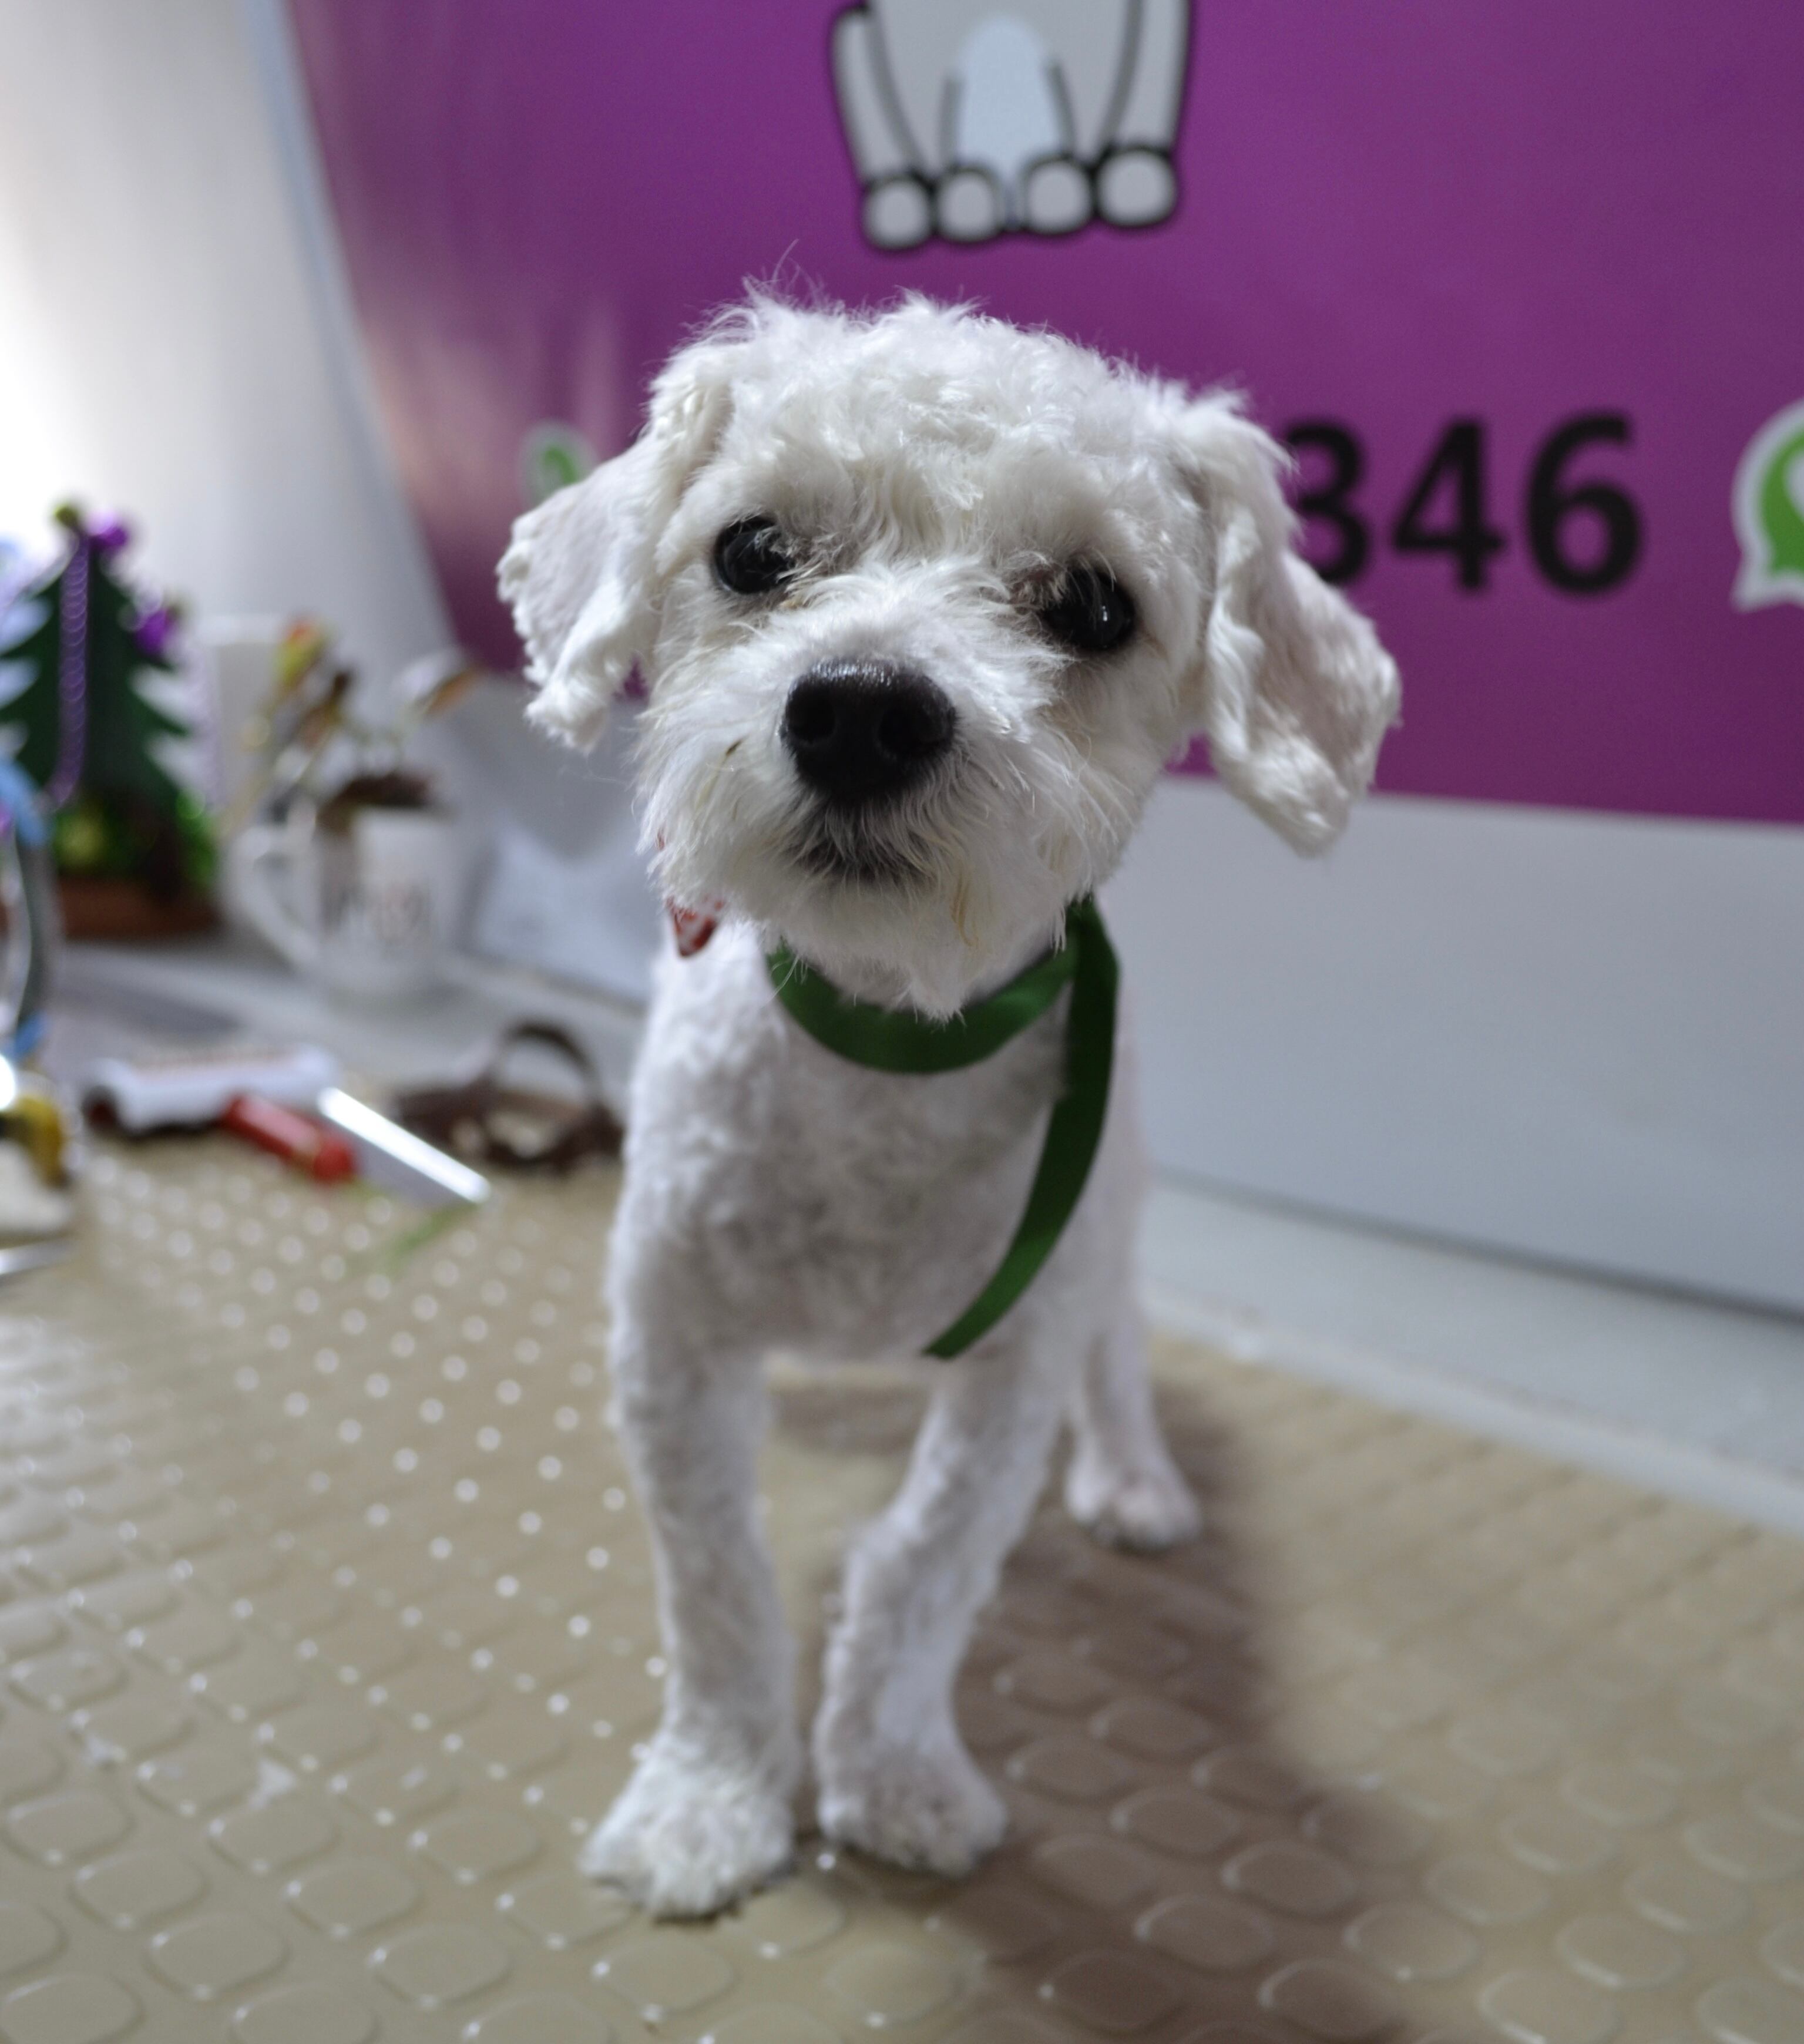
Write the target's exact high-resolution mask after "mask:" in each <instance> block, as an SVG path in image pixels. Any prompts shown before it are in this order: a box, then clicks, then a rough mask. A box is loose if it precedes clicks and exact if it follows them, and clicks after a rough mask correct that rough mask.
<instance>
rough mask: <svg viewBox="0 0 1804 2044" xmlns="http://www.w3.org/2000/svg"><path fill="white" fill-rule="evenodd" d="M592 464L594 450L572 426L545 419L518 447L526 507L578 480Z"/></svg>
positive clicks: (533, 505)
mask: <svg viewBox="0 0 1804 2044" xmlns="http://www.w3.org/2000/svg"><path fill="white" fill-rule="evenodd" d="M594 466H595V450H594V448H592V447H591V446H590V444H589V443H588V441H587V440H586V439H585V438H584V437H583V434H582V433H580V432H579V431H578V430H577V428H575V426H572V425H566V424H565V423H564V421H563V420H562V419H546V420H544V421H541V422H540V424H539V425H536V426H534V427H533V428H532V429H531V430H530V431H529V432H528V433H527V435H526V437H525V440H523V441H522V442H521V447H520V494H521V498H523V499H524V500H525V505H526V508H527V509H528V510H529V511H530V510H533V509H535V508H536V507H537V505H540V504H543V503H544V501H545V499H546V498H548V497H555V496H556V494H557V493H558V492H559V490H567V489H568V488H569V486H570V485H571V483H573V482H581V481H582V480H583V477H584V476H586V475H587V474H588V473H589V471H590V470H591V469H592V468H593V467H594Z"/></svg>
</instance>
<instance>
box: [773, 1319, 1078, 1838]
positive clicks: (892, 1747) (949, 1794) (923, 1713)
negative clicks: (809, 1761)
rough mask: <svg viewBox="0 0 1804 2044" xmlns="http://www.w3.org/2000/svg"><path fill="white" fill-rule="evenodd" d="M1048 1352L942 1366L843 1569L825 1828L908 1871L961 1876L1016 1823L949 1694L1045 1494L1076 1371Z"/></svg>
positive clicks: (827, 1713) (827, 1709)
mask: <svg viewBox="0 0 1804 2044" xmlns="http://www.w3.org/2000/svg"><path fill="white" fill-rule="evenodd" d="M1055 1348H1056V1343H1054V1342H1052V1341H1051V1340H1049V1339H1047V1336H1046V1334H1045V1331H1044V1328H1042V1329H1041V1330H1040V1331H1039V1332H1038V1338H1037V1339H1035V1338H1034V1337H1033V1335H1031V1334H1029V1332H1028V1331H1021V1332H1018V1333H1017V1335H1016V1337H1015V1339H1014V1342H1013V1343H1011V1344H1010V1345H1009V1346H1008V1347H1004V1348H1002V1349H1000V1350H998V1349H997V1348H994V1347H990V1348H986V1349H980V1350H978V1351H977V1352H975V1354H972V1355H971V1356H969V1357H967V1358H964V1359H962V1360H960V1361H959V1362H952V1363H948V1364H945V1365H944V1366H942V1367H943V1368H944V1372H945V1374H944V1377H942V1378H941V1380H940V1383H939V1385H937V1389H936V1390H935V1393H934V1396H933V1401H932V1403H931V1404H930V1405H929V1408H928V1412H927V1417H926V1419H925V1422H924V1423H923V1424H922V1426H921V1432H920V1435H919V1436H918V1438H917V1440H916V1442H915V1444H914V1454H913V1457H912V1458H911V1460H910V1464H909V1469H908V1473H907V1475H906V1477H905V1478H904V1479H903V1481H902V1488H901V1489H900V1490H899V1491H898V1493H897V1495H896V1496H895V1498H894V1500H893V1501H892V1502H891V1504H890V1506H889V1508H888V1509H887V1511H886V1512H884V1513H883V1516H882V1517H881V1518H879V1520H876V1521H875V1523H874V1524H873V1525H871V1527H869V1528H868V1529H867V1531H866V1532H865V1533H864V1536H863V1537H862V1539H860V1541H859V1542H858V1543H857V1545H856V1546H855V1547H854V1549H853V1550H852V1554H851V1557H850V1558H849V1559H848V1562H847V1565H846V1575H845V1588H844V1616H842V1617H841V1618H840V1621H839V1623H838V1624H837V1627H836V1628H835V1629H834V1631H833V1636H832V1638H831V1639H830V1640H829V1643H828V1647H827V1661H826V1694H825V1700H824V1701H823V1702H822V1704H821V1712H820V1715H819V1716H818V1718H817V1719H816V1721H815V1726H814V1764H815V1771H816V1773H817V1776H818V1777H819V1781H820V1791H821V1803H820V1814H821V1830H822V1831H825V1833H826V1834H827V1835H828V1836H829V1838H837V1839H840V1840H841V1841H843V1842H844V1843H846V1844H848V1845H853V1846H858V1847H859V1848H860V1850H863V1851H865V1852H868V1853H871V1854H874V1855H875V1857H876V1858H879V1859H885V1860H888V1861H892V1862H893V1863H894V1864H895V1865H899V1866H906V1867H914V1868H918V1869H924V1870H926V1871H928V1872H931V1873H939V1874H946V1875H954V1874H960V1873H967V1872H968V1871H969V1870H970V1869H971V1867H972V1866H974V1865H975V1864H976V1862H977V1861H979V1859H980V1858H982V1857H983V1854H985V1853H987V1851H988V1850H990V1847H991V1846H994V1844H995V1843H996V1842H997V1841H998V1839H999V1838H1001V1837H1002V1831H1003V1829H1004V1827H1005V1826H1006V1822H1007V1816H1006V1812H1005V1810H1004V1808H1003V1805H1002V1798H1001V1797H1000V1796H998V1794H997V1793H996V1792H995V1790H994V1788H991V1787H990V1784H989V1783H988V1782H987V1781H985V1780H984V1778H983V1775H982V1774H981V1773H979V1771H978V1769H977V1767H976V1765H975V1763H974V1762H972V1760H971V1757H970V1755H969V1754H967V1752H966V1751H965V1749H964V1744H963V1742H962V1741H961V1740H960V1738H959V1735H958V1729H957V1727H956V1724H955V1723H954V1722H953V1717H952V1684H953V1682H954V1681H955V1679H956V1677H957V1674H958V1670H959V1665H960V1662H962V1661H963V1660H964V1651H965V1647H966V1645H967V1642H968V1640H969V1639H970V1636H971V1624H972V1622H973V1620H974V1619H975V1617H976V1616H977V1614H978V1612H979V1611H980V1610H981V1609H982V1608H983V1605H984V1604H987V1602H988V1601H989V1599H990V1596H991V1594H992V1593H994V1589H995V1587H996V1580H997V1577H998V1573H1000V1571H1001V1569H1002V1562H1003V1560H1004V1559H1005V1558H1006V1555H1007V1554H1008V1552H1009V1550H1010V1548H1011V1547H1012V1546H1014V1543H1015V1542H1016V1541H1017V1539H1019V1538H1020V1536H1021V1531H1022V1529H1023V1528H1024V1527H1025V1525H1026V1523H1027V1520H1028V1518H1029V1514H1030V1513H1031V1512H1032V1511H1033V1506H1034V1502H1035V1500H1036V1499H1037V1497H1038V1496H1039V1493H1040V1485H1041V1483H1042V1481H1044V1477H1045V1473H1046V1466H1047V1462H1048V1458H1049V1456H1050V1454H1051V1450H1052V1440H1053V1438H1054V1435H1056V1431H1057V1429H1058V1425H1059V1421H1060V1417H1061V1416H1062V1413H1063V1411H1064V1406H1065V1403H1066V1400H1067V1396H1068V1380H1069V1377H1070V1374H1071V1369H1072V1367H1073V1366H1075V1358H1074V1357H1072V1356H1071V1354H1069V1352H1068V1350H1067V1353H1066V1354H1064V1355H1063V1356H1059V1355H1057V1354H1052V1353H1048V1351H1051V1350H1054V1349H1055Z"/></svg>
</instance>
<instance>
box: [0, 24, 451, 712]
mask: <svg viewBox="0 0 1804 2044" xmlns="http://www.w3.org/2000/svg"><path fill="white" fill-rule="evenodd" d="M247 20H248V21H250V22H251V23H252V25H254V26H256V28H257V30H258V33H259V36H260V48H258V49H257V50H256V52H253V49H252V44H251V42H250V40H249V39H248V36H247V33H246V21H247ZM285 35H286V29H285V25H284V24H283V18H282V16H281V13H280V9H279V5H278V4H277V0H260V4H259V5H258V6H256V7H255V8H253V9H251V10H249V12H248V14H246V15H243V16H241V15H240V10H239V8H238V6H237V5H235V4H234V0H156V5H155V6H144V5H142V4H141V0H82V4H81V5H79V6H46V5H44V4H43V0H0V49H3V50H4V52H5V57H4V60H3V61H0V307H3V308H4V310H3V313H0V532H9V531H10V532H13V533H15V534H17V535H19V536H22V537H26V538H29V539H32V540H37V539H38V538H40V537H41V536H43V535H44V524H43V520H44V514H45V513H47V512H48V509H49V508H50V506H51V505H52V504H53V503H54V502H55V501H56V500H57V499H58V498H60V497H63V496H67V495H70V494H78V495H79V496H81V497H83V498H85V499H86V500H87V501H88V502H89V503H90V504H91V505H106V506H108V507H110V508H117V509H122V510H124V511H125V512H127V513H129V514H132V515H133V517H135V518H136V521H137V524H139V527H140V530H141V532H142V533H143V535H144V546H143V548H142V549H141V551H140V552H139V553H138V554H137V555H135V556H134V559H135V561H136V562H137V563H139V564H140V565H141V567H142V568H143V570H144V573H145V574H146V575H147V576H148V577H149V578H152V579H153V580H155V581H158V582H163V583H164V584H166V585H167V586H168V587H169V588H170V589H171V590H173V591H175V592H177V593H179V594H183V595H185V596H186V597H188V598H189V599H190V601H191V602H192V603H193V605H194V607H195V608H196V609H198V611H200V612H201V613H203V614H205V613H232V612H245V613H265V612H267V613H277V614H287V613H292V612H294V611H295V610H299V609H307V610H312V611H314V612H316V613H318V614H319V615H321V616H322V617H326V618H328V619H329V620H331V621H333V622H334V623H335V624H337V625H338V626H340V628H341V629H342V630H343V632H344V636H345V640H346V644H347V650H348V651H349V652H350V653H351V654H352V656H353V657H354V658H356V659H360V660H361V661H363V662H364V663H367V665H368V667H370V668H371V670H373V671H374V672H375V674H377V675H383V674H388V673H390V672H392V671H393V670H394V669H395V668H397V667H399V666H400V665H402V663H404V662H405V661H406V660H407V659H410V658H413V656H415V655H418V654H419V653H421V652H422V651H430V650H432V649H433V647H437V646H439V645H441V644H444V640H445V639H446V637H447V636H448V628H447V626H446V624H445V621H444V613H443V611H442V609H441V607H440V602H439V599H438V595H437V590H436V588H435V587H434V586H433V581H432V578H431V574H430V572H429V569H428V567H427V564H426V561H425V553H424V551H423V549H422V548H421V544H420V541H419V539H418V537H417V533H416V532H415V530H414V528H413V524H412V521H411V519H410V517H409V515H408V513H406V509H405V507H404V505H403V504H402V501H401V498H400V496H399V494H398V490H397V489H396V487H395V485H394V479H393V477H392V475H391V474H390V472H389V471H388V469H387V464H386V462H385V459H384V457H383V454H382V451H381V448H380V446H379V442H378V440H377V439H376V436H375V433H374V432H373V430H372V429H371V425H370V420H369V416H368V413H367V406H366V405H365V403H364V399H363V392H362V388H361V371H360V367H359V365H358V363H357V360H356V353H355V348H354V344H350V343H349V341H348V334H347V332H346V331H345V327H344V322H343V321H341V320H340V317H339V311H340V300H339V299H338V298H336V297H335V296H334V294H333V288H332V284H333V279H332V277H331V275H330V274H329V273H330V267H331V264H332V263H333V253H332V251H331V249H330V248H329V245H327V244H326V242H325V241H324V240H320V239H319V238H318V237H317V236H315V237H314V238H313V240H312V241H311V242H310V240H308V239H307V238H306V237H304V236H303V233H302V221H303V219H304V218H308V217H310V216H308V215H307V213H306V210H305V209H306V208H307V207H308V206H310V205H314V201H315V199H316V198H317V194H314V193H313V188H312V186H310V184H309V183H308V178H309V175H310V170H311V167H310V163H308V162H307V161H306V133H305V129H304V122H302V121H300V120H298V118H297V117H296V109H295V106H294V100H293V97H292V79H291V77H289V76H288V75H287V71H286V68H285V66H286V50H285V42H284V37H285ZM259 61H261V63H263V66H264V68H265V71H266V72H267V75H268V77H269V80H270V83H271V86H272V88H273V91H274V94H275V100H276V102H277V104H276V105H275V108H274V111H275V114H276V116H277V119H276V120H275V121H274V122H273V123H272V119H271V109H270V107H268V106H266V103H265V98H264V92H263V84H262V83H261V82H260V77H259V71H258V62H259ZM284 155H286V156H287V159H288V160H287V163H284V161H283V156H284ZM311 218H312V219H313V221H314V222H315V224H317V206H314V212H313V215H312V216H311ZM310 232H311V230H310Z"/></svg>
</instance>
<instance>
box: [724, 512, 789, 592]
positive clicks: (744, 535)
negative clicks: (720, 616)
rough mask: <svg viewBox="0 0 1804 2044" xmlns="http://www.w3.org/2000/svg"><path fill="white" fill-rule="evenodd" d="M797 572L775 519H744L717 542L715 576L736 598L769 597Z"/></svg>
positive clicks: (733, 525) (787, 545)
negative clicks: (772, 591)
mask: <svg viewBox="0 0 1804 2044" xmlns="http://www.w3.org/2000/svg"><path fill="white" fill-rule="evenodd" d="M794 572H795V562H794V559H793V558H792V557H791V555H790V551H789V544H788V542H787V540H785V539H784V538H783V533H782V531H781V530H780V529H779V526H778V524H777V521H775V519H774V518H741V519H740V520H738V521H737V522H736V523H735V524H731V525H729V526H728V528H726V530H725V532H723V533H721V536H720V537H719V538H718V539H717V540H715V542H714V573H715V574H717V576H718V577H719V578H720V583H721V588H722V589H730V590H732V591H733V594H734V595H735V596H768V595H769V594H770V593H771V590H774V589H779V588H781V587H782V586H783V583H785V582H787V581H788V580H789V578H790V576H791V575H792V574H794Z"/></svg>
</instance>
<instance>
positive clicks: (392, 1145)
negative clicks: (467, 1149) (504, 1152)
mask: <svg viewBox="0 0 1804 2044" xmlns="http://www.w3.org/2000/svg"><path fill="white" fill-rule="evenodd" d="M317 1111H318V1112H319V1113H320V1114H321V1116H323V1117H324V1119H325V1120H327V1121H329V1122H330V1123H331V1124H332V1125H333V1127H334V1128H337V1129H339V1130H341V1131H343V1133H344V1134H345V1135H348V1136H349V1138H350V1139H351V1146H352V1148H353V1149H354V1150H355V1151H356V1153H357V1170H358V1172H359V1174H360V1176H362V1177H363V1178H367V1179H368V1181H370V1183H371V1185H380V1186H381V1187H382V1188H383V1190H384V1191H386V1192H393V1193H402V1194H404V1195H405V1196H406V1197H407V1198H409V1199H410V1200H414V1201H418V1202H419V1203H420V1204H421V1205H423V1206H448V1205H450V1204H452V1203H453V1202H454V1201H462V1202H463V1203H464V1204H466V1205H468V1206H480V1205H481V1204H482V1203H483V1201H484V1200H486V1199H487V1197H488V1196H489V1181H488V1180H487V1178H484V1177H483V1174H482V1173H481V1172H480V1171H472V1170H471V1169H470V1167H469V1166H468V1165H467V1164H460V1163H459V1162H458V1161H457V1159H456V1158H455V1157H448V1156H447V1155H445V1153H444V1151H442V1150H435V1149H434V1148H433V1146H432V1144H431V1143H425V1142H422V1141H421V1139H420V1138H419V1137H418V1136H417V1135H412V1134H410V1132H409V1131H407V1130H406V1129H405V1128H402V1126H401V1124H399V1123H398V1122H396V1121H390V1120H389V1118H388V1116H387V1115H386V1114H379V1113H377V1112H376V1110H375V1108H373V1107H370V1106H367V1105H365V1104H364V1102H363V1101H360V1100H354V1099H352V1097H351V1095H350V1094H349V1093H345V1092H344V1091H342V1090H341V1089H340V1088H339V1087H337V1086H329V1087H327V1089H325V1092H324V1093H321V1095H320V1097H319V1102H318V1110H317Z"/></svg>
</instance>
